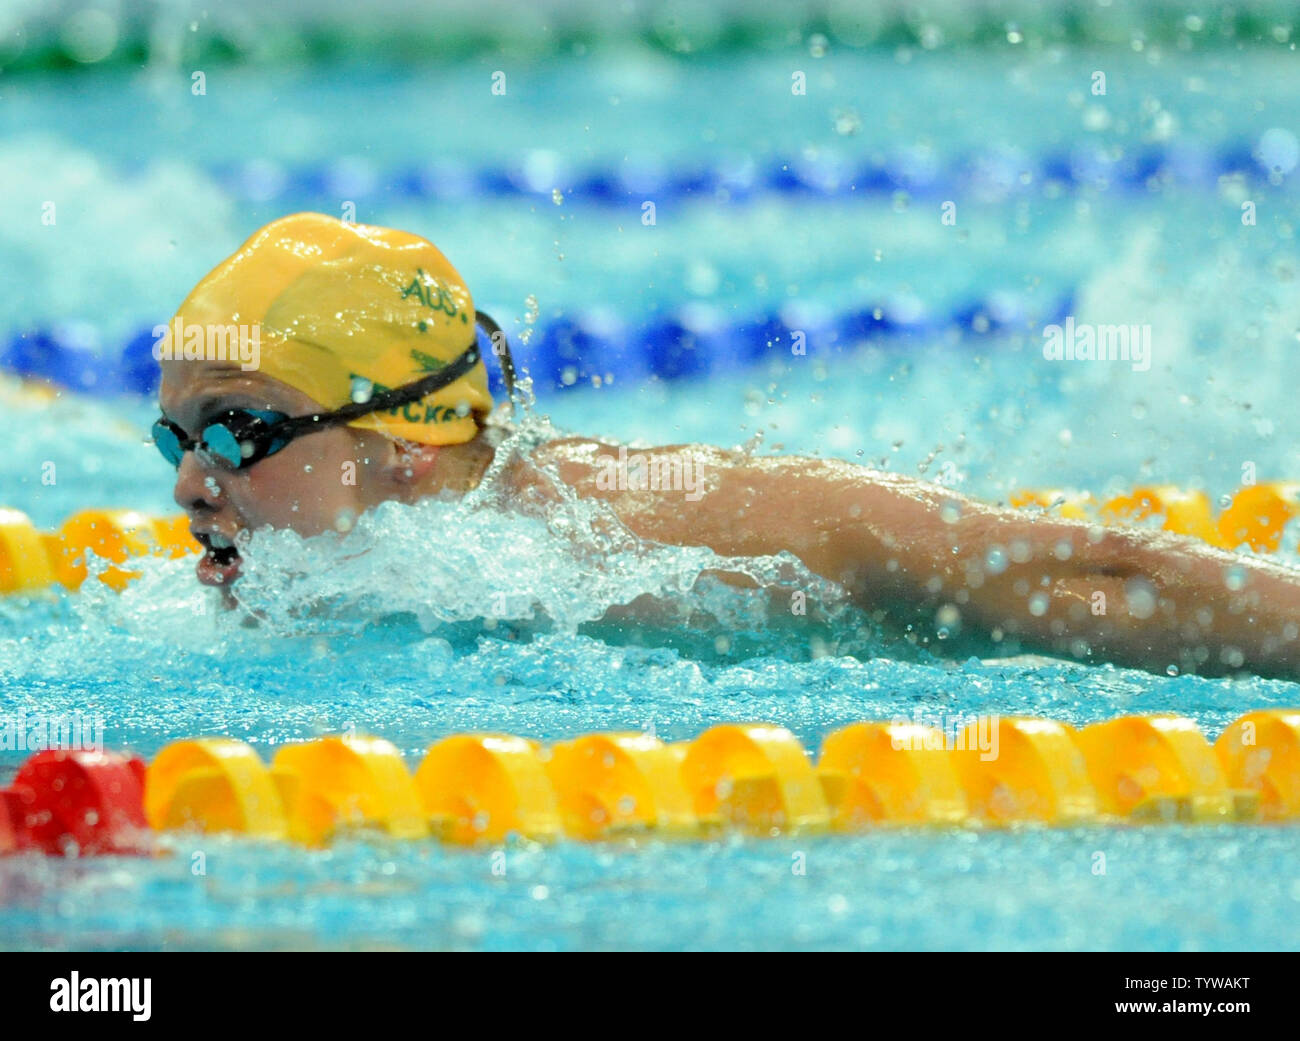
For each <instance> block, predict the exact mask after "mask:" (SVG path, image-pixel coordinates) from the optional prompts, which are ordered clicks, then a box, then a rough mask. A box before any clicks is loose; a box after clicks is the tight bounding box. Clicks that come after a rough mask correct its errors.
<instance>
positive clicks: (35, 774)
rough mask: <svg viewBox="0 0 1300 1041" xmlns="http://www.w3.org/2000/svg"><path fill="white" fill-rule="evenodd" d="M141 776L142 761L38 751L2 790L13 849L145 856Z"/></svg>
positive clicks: (147, 839)
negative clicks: (12, 839)
mask: <svg viewBox="0 0 1300 1041" xmlns="http://www.w3.org/2000/svg"><path fill="white" fill-rule="evenodd" d="M144 773H145V766H144V762H143V760H140V759H134V758H127V757H126V756H122V755H117V754H114V753H104V752H84V751H64V750H47V751H44V752H37V753H36V754H35V755H34V756H32V757H31V758H30V759H28V760H27V762H25V763H23V765H22V766H21V767H20V768H19V770H18V775H17V776H16V777H15V778H14V782H13V784H12V785H10V786H9V787H8V788H7V789H5V790H4V791H3V792H0V798H2V801H3V802H4V806H5V809H6V811H7V816H8V820H9V824H10V826H11V830H12V833H13V836H14V839H15V843H14V845H15V847H16V848H17V849H19V850H24V849H35V850H40V851H41V852H43V853H47V854H51V855H54V856H68V855H81V854H87V853H146V852H148V851H149V850H150V848H151V841H150V831H149V825H148V823H147V822H146V820H145V816H144ZM0 830H2V826H0ZM2 843H3V839H0V844H2Z"/></svg>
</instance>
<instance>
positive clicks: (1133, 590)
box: [1124, 578, 1156, 618]
mask: <svg viewBox="0 0 1300 1041" xmlns="http://www.w3.org/2000/svg"><path fill="white" fill-rule="evenodd" d="M1124 597H1125V599H1126V600H1127V601H1128V613H1129V614H1130V615H1132V616H1133V617H1134V618H1150V617H1151V616H1152V615H1153V614H1155V613H1156V587H1155V586H1153V585H1152V584H1151V583H1150V582H1148V581H1147V580H1146V579H1145V578H1132V579H1129V581H1127V582H1125V583H1124Z"/></svg>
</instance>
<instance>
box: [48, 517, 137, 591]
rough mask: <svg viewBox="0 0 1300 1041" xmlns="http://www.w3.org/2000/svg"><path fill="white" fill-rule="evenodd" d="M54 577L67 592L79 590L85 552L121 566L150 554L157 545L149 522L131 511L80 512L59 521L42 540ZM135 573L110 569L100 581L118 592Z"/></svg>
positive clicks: (115, 568)
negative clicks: (60, 522)
mask: <svg viewBox="0 0 1300 1041" xmlns="http://www.w3.org/2000/svg"><path fill="white" fill-rule="evenodd" d="M45 545H46V548H47V550H48V552H49V554H50V562H51V565H52V566H53V569H54V576H55V578H56V579H57V580H58V581H59V582H61V583H62V584H63V585H65V586H66V587H67V588H69V589H79V588H80V587H81V583H83V582H84V581H85V580H86V575H87V573H88V569H87V566H86V551H87V550H90V551H92V552H93V553H94V554H95V555H96V556H98V557H103V558H105V559H106V560H111V561H112V562H113V563H114V564H124V563H126V561H127V559H128V558H129V557H139V556H144V555H146V554H149V553H152V552H154V550H155V548H156V546H157V542H156V537H155V535H154V527H153V521H152V519H151V518H149V517H148V516H146V515H145V514H143V513H137V512H136V511H134V510H82V511H81V512H80V513H75V514H73V515H72V516H71V517H69V518H68V519H67V520H66V521H64V522H63V526H62V527H61V528H59V530H58V532H57V533H56V534H54V535H49V536H46V537H45ZM138 575H139V572H138V571H125V570H123V569H122V568H119V567H110V568H108V569H106V570H105V571H104V572H103V573H102V574H101V575H100V580H101V581H102V582H104V583H105V584H106V585H108V586H110V587H111V588H113V589H115V590H117V591H118V592H121V591H122V590H123V589H125V588H126V584H127V583H128V582H130V581H131V579H133V578H136V577H137V576H138Z"/></svg>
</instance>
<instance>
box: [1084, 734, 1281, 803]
mask: <svg viewBox="0 0 1300 1041" xmlns="http://www.w3.org/2000/svg"><path fill="white" fill-rule="evenodd" d="M1075 740H1076V742H1077V743H1078V745H1079V748H1080V749H1081V750H1082V752H1083V757H1084V760H1085V761H1086V762H1087V764H1088V776H1089V777H1090V778H1091V779H1092V783H1093V785H1094V786H1095V787H1096V789H1097V798H1098V802H1099V804H1100V806H1101V809H1102V811H1103V812H1105V813H1112V814H1115V815H1117V816H1120V817H1132V818H1134V819H1137V820H1195V821H1227V820H1233V819H1235V818H1236V817H1237V816H1238V815H1239V814H1245V815H1247V816H1248V815H1250V813H1251V811H1252V810H1253V808H1254V807H1253V803H1254V801H1255V800H1252V799H1250V798H1248V797H1242V798H1240V799H1236V798H1234V796H1233V793H1232V792H1230V791H1229V789H1228V784H1227V779H1226V778H1225V776H1224V773H1223V769H1222V768H1221V767H1220V765H1219V761H1218V759H1217V757H1216V756H1215V754H1214V749H1213V748H1211V747H1210V743H1209V742H1208V741H1207V740H1206V739H1205V735H1204V734H1202V733H1201V731H1200V730H1199V729H1198V728H1197V726H1196V724H1195V723H1193V722H1192V721H1191V720H1190V719H1185V718H1183V717H1181V716H1175V715H1151V716H1125V717H1123V718H1121V719H1112V720H1108V721H1107V722H1105V723H1094V724H1092V725H1091V726H1087V727H1084V728H1083V729H1082V730H1080V731H1079V732H1078V734H1077V736H1076V738H1075Z"/></svg>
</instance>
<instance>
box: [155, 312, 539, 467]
mask: <svg viewBox="0 0 1300 1041" xmlns="http://www.w3.org/2000/svg"><path fill="white" fill-rule="evenodd" d="M477 322H478V324H479V325H480V326H482V327H483V329H484V331H486V332H487V333H488V337H489V340H490V342H491V343H492V344H493V345H494V350H493V353H496V354H497V355H498V358H499V360H500V362H501V374H502V376H503V377H504V379H505V384H506V393H507V394H508V395H509V396H510V398H511V399H513V398H514V393H515V367H514V361H513V359H512V358H511V357H510V346H509V344H508V343H507V342H506V339H505V334H503V333H502V332H501V327H500V326H499V325H497V323H496V322H494V321H493V320H492V319H491V318H490V317H488V316H487V315H485V314H482V313H480V314H479V315H478V317H477ZM496 345H500V346H499V350H498V348H497V346H496ZM481 357H482V353H481V351H480V350H479V344H478V340H477V338H476V339H475V341H474V343H472V344H471V345H470V346H469V347H468V348H466V350H465V351H464V353H462V354H461V355H460V356H458V357H457V358H455V359H454V360H453V361H450V362H448V363H447V364H446V365H444V366H443V367H442V368H441V369H439V370H438V371H437V372H434V373H431V374H430V375H428V376H425V377H424V378H423V379H420V380H416V381H415V382H414V383H408V384H407V385H406V386H405V387H397V388H395V389H393V390H386V391H383V392H382V393H379V394H375V395H372V396H371V397H370V398H369V399H367V400H366V401H359V402H354V403H353V404H351V405H344V406H343V407H342V408H340V409H336V410H335V411H333V412H317V413H315V414H314V415H310V416H286V415H285V414H284V413H283V412H272V411H268V410H265V409H256V408H233V409H231V410H230V411H228V412H223V413H221V414H220V415H219V416H216V417H214V418H213V419H211V420H210V421H209V422H208V423H207V424H206V425H205V426H204V427H203V431H202V433H201V434H200V436H199V437H197V438H193V437H190V436H189V434H187V433H186V432H185V431H184V430H182V429H181V428H180V427H178V426H177V425H176V424H175V423H173V422H172V421H171V420H170V419H168V418H167V417H166V416H161V417H159V419H158V420H157V421H156V422H155V423H154V425H153V443H154V444H155V445H156V446H157V447H158V451H159V452H161V453H162V457H163V458H164V459H166V460H167V462H169V463H171V465H172V466H175V467H179V466H180V465H181V460H182V459H184V458H185V453H186V452H194V453H196V454H197V455H198V457H199V460H200V462H202V463H203V464H204V465H205V466H212V465H218V466H222V467H225V468H226V469H230V470H246V469H248V468H249V467H250V466H254V465H256V464H257V463H260V462H261V461H262V460H263V459H265V458H266V457H267V456H270V455H275V453H276V452H278V451H280V449H282V448H284V447H285V446H286V445H288V444H289V443H290V442H291V441H293V440H295V439H296V438H299V437H303V436H304V435H306V434H313V433H315V432H316V431H318V430H327V429H329V428H330V427H336V426H341V425H343V424H345V423H350V422H351V421H352V420H354V419H356V418H358V417H359V416H365V415H368V414H369V413H371V412H382V411H384V410H386V409H394V408H400V407H401V406H403V405H407V404H410V403H411V402H413V401H419V400H420V399H421V398H423V397H426V396H427V395H429V394H432V393H433V392H434V391H437V390H441V389H442V388H443V387H446V386H450V385H451V384H452V383H455V382H456V381H457V380H458V379H460V378H461V377H462V376H464V375H465V373H467V372H469V370H470V369H472V368H473V367H474V366H475V365H477V364H478V363H479V359H480V358H481Z"/></svg>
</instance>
